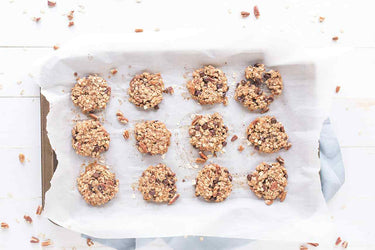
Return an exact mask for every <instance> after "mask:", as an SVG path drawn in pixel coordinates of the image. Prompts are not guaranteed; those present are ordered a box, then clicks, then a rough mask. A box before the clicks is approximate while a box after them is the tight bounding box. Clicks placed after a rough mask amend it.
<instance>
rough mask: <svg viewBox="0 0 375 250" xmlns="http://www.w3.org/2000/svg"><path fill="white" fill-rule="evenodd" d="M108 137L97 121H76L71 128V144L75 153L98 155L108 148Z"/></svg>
mask: <svg viewBox="0 0 375 250" xmlns="http://www.w3.org/2000/svg"><path fill="white" fill-rule="evenodd" d="M109 141H110V137H109V134H108V132H107V131H106V130H105V128H104V127H103V126H102V125H101V124H100V122H98V121H93V120H84V121H78V122H77V123H76V125H75V126H74V127H73V129H72V146H73V148H74V150H75V151H76V153H77V154H79V155H82V156H91V157H98V156H99V155H100V153H102V152H105V151H107V150H108V148H109Z"/></svg>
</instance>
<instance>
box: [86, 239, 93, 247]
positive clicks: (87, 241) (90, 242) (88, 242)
mask: <svg viewBox="0 0 375 250" xmlns="http://www.w3.org/2000/svg"><path fill="white" fill-rule="evenodd" d="M86 243H87V245H88V246H89V247H91V246H92V245H94V242H93V241H92V240H91V239H90V238H87V240H86Z"/></svg>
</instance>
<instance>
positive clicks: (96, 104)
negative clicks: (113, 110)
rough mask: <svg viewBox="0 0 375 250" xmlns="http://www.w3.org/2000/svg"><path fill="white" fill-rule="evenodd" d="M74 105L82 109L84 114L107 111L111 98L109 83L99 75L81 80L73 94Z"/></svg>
mask: <svg viewBox="0 0 375 250" xmlns="http://www.w3.org/2000/svg"><path fill="white" fill-rule="evenodd" d="M71 97H72V101H73V103H74V105H76V106H78V107H80V108H81V110H82V112H83V113H90V112H96V111H100V110H103V109H105V107H106V106H107V102H108V101H109V98H110V97H111V88H110V87H109V86H108V84H107V81H106V80H105V79H103V78H102V77H100V76H97V75H89V76H88V77H83V78H79V79H78V80H77V83H76V85H75V86H74V87H73V88H72V93H71Z"/></svg>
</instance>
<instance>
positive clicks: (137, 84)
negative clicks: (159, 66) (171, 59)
mask: <svg viewBox="0 0 375 250" xmlns="http://www.w3.org/2000/svg"><path fill="white" fill-rule="evenodd" d="M129 85H130V86H129V89H128V94H129V101H130V102H132V103H134V104H135V105H136V106H137V107H141V108H144V109H149V108H156V109H157V108H158V104H159V103H161V101H162V100H163V90H164V83H163V79H162V78H161V75H160V73H157V74H151V73H148V72H144V73H142V74H140V75H136V76H134V78H133V79H132V80H131V81H130V84H129Z"/></svg>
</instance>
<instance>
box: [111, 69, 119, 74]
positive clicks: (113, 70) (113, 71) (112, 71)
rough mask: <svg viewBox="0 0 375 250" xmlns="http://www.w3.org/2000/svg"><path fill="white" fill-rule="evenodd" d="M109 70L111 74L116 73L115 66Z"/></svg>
mask: <svg viewBox="0 0 375 250" xmlns="http://www.w3.org/2000/svg"><path fill="white" fill-rule="evenodd" d="M110 72H111V74H112V75H116V74H117V72H118V70H117V69H116V68H113V69H111V70H110Z"/></svg>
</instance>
